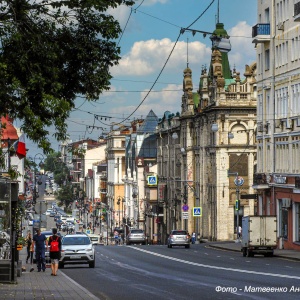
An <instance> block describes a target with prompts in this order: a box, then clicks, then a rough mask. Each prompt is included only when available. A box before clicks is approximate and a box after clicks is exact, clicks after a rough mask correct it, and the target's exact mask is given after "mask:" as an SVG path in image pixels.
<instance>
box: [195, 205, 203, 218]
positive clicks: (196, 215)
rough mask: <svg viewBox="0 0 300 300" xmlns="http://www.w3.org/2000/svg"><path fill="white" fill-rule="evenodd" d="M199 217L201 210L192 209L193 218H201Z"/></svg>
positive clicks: (199, 208)
mask: <svg viewBox="0 0 300 300" xmlns="http://www.w3.org/2000/svg"><path fill="white" fill-rule="evenodd" d="M201 216H202V208H201V207H193V217H201Z"/></svg>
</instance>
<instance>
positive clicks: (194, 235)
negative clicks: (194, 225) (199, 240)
mask: <svg viewBox="0 0 300 300" xmlns="http://www.w3.org/2000/svg"><path fill="white" fill-rule="evenodd" d="M195 242H196V233H195V232H193V233H192V244H195Z"/></svg>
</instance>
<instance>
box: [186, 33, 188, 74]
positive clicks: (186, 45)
mask: <svg viewBox="0 0 300 300" xmlns="http://www.w3.org/2000/svg"><path fill="white" fill-rule="evenodd" d="M186 67H187V68H188V67H189V38H187V42H186Z"/></svg>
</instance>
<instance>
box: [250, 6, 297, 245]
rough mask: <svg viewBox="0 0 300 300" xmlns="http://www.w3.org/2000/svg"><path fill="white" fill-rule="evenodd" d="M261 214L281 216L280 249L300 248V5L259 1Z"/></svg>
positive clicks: (256, 31)
mask: <svg viewBox="0 0 300 300" xmlns="http://www.w3.org/2000/svg"><path fill="white" fill-rule="evenodd" d="M257 4H258V12H257V13H258V15H257V24H256V25H255V26H254V27H253V28H252V38H253V43H254V44H255V47H256V51H257V77H256V78H257V141H258V149H257V170H256V174H255V175H254V186H253V187H254V188H256V189H257V190H258V192H259V193H260V196H259V201H258V214H261V215H265V214H266V215H277V224H278V241H279V246H280V248H282V247H284V248H286V249H300V244H299V242H300V232H299V228H300V158H299V147H300V73H299V71H300V52H299V45H300V23H299V22H300V1H299V0H258V1H257Z"/></svg>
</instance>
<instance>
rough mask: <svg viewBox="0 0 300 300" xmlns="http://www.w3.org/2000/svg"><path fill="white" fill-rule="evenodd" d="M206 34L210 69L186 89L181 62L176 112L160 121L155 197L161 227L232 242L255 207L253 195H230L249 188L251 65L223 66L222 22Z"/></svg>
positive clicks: (252, 151) (252, 131)
mask: <svg viewBox="0 0 300 300" xmlns="http://www.w3.org/2000/svg"><path fill="white" fill-rule="evenodd" d="M211 39H212V44H213V46H212V56H211V62H210V67H209V70H207V69H206V68H203V70H202V74H201V78H200V82H199V90H198V91H197V93H195V92H193V81H192V70H191V69H190V68H189V67H188V66H187V68H186V69H185V70H184V74H183V77H184V80H183V92H184V93H183V96H182V105H181V107H182V111H181V114H180V116H179V115H178V116H177V115H176V116H174V115H171V114H170V113H169V112H168V113H167V115H165V117H164V119H162V120H161V122H160V124H159V128H158V134H159V136H160V138H161V139H159V138H158V176H159V178H160V183H159V188H158V199H159V197H160V194H161V195H162V197H163V198H162V203H163V205H164V207H165V209H164V226H165V227H166V232H167V231H168V230H169V229H170V228H172V227H174V226H176V227H177V228H178V227H181V228H184V229H187V230H188V231H189V232H190V233H192V232H195V233H196V234H197V236H198V237H199V238H200V237H201V238H204V239H209V240H231V239H234V238H235V233H236V228H237V225H238V223H239V224H241V218H242V216H243V215H249V214H255V213H256V210H255V207H256V203H255V200H254V199H253V200H249V199H248V200H241V201H238V204H239V205H237V206H236V199H237V197H238V199H239V200H240V196H241V195H243V194H249V193H250V194H251V193H253V189H252V177H253V170H254V166H255V164H256V139H255V128H256V80H255V75H256V64H255V63H254V64H253V65H251V66H248V65H247V66H246V69H245V72H244V79H242V78H241V75H240V73H239V72H237V71H236V70H233V71H231V70H230V66H229V60H228V54H227V52H228V50H229V47H225V44H224V43H223V42H222V43H220V41H222V40H224V41H225V42H227V43H228V42H229V36H228V34H227V32H226V30H225V29H224V25H223V24H222V23H218V24H217V25H216V30H215V31H214V32H213V34H212V36H211ZM221 44H222V48H221V47H220V45H221ZM226 51H227V52H226ZM178 166H179V167H180V170H178V169H177V168H178ZM236 183H237V184H236ZM240 184H242V185H240ZM165 187H167V188H165ZM160 190H161V191H162V192H161V193H160ZM163 193H165V194H163ZM178 212H179V214H178ZM170 216H171V218H170Z"/></svg>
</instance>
